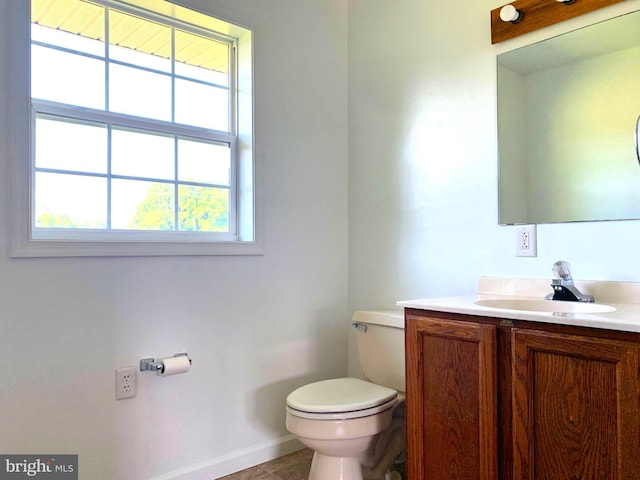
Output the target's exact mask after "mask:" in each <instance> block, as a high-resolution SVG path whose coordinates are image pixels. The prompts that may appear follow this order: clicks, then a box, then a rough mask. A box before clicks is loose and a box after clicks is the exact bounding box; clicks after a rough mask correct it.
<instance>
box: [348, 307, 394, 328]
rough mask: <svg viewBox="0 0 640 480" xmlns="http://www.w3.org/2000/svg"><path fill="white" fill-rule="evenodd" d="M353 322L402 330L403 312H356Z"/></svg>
mask: <svg viewBox="0 0 640 480" xmlns="http://www.w3.org/2000/svg"><path fill="white" fill-rule="evenodd" d="M353 321H354V322H357V323H369V324H374V325H384V326H387V327H395V328H402V329H404V310H397V309H396V310H358V311H357V312H355V313H354V314H353Z"/></svg>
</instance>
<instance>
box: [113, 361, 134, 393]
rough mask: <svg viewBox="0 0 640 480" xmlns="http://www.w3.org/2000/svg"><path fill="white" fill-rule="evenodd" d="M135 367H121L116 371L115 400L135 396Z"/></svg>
mask: <svg viewBox="0 0 640 480" xmlns="http://www.w3.org/2000/svg"><path fill="white" fill-rule="evenodd" d="M136 387H137V385H136V367H121V368H118V369H117V370H116V400H124V399H125V398H133V397H135V396H136Z"/></svg>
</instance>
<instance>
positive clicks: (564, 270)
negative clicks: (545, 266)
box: [551, 260, 573, 284]
mask: <svg viewBox="0 0 640 480" xmlns="http://www.w3.org/2000/svg"><path fill="white" fill-rule="evenodd" d="M551 271H552V272H553V274H554V275H555V276H556V278H559V279H561V280H564V282H565V284H569V282H571V283H573V278H572V277H571V265H570V264H569V262H567V261H565V260H558V261H557V262H555V263H554V264H553V267H552V268H551Z"/></svg>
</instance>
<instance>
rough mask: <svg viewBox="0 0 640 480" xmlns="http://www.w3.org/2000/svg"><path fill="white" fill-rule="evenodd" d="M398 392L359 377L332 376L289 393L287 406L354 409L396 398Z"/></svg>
mask: <svg viewBox="0 0 640 480" xmlns="http://www.w3.org/2000/svg"><path fill="white" fill-rule="evenodd" d="M397 395H398V392H396V391H395V390H392V389H391V388H387V387H383V386H382V385H376V384H375V383H371V382H367V381H365V380H360V379H358V378H349V377H347V378H333V379H331V380H322V381H320V382H315V383H310V384H308V385H304V386H302V387H300V388H298V389H296V390H294V391H293V392H291V393H290V394H289V396H288V397H287V405H288V406H289V407H292V408H294V409H296V410H300V411H303V412H315V413H330V412H351V411H356V410H363V409H365V408H371V407H376V406H378V405H381V404H383V403H385V402H388V401H390V400H393V399H394V398H396V397H397Z"/></svg>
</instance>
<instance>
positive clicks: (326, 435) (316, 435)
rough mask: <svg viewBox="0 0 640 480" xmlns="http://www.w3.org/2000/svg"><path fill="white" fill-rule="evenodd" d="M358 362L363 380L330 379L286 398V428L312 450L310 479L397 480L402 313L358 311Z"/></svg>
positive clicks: (401, 424) (401, 443) (401, 418)
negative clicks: (395, 469)
mask: <svg viewBox="0 0 640 480" xmlns="http://www.w3.org/2000/svg"><path fill="white" fill-rule="evenodd" d="M353 326H354V327H356V328H357V331H358V333H357V338H358V353H359V361H360V366H361V367H362V371H363V372H364V376H365V377H366V379H367V380H361V379H358V378H333V379H330V380H323V381H320V382H314V383H310V384H308V385H305V386H302V387H300V388H298V389H296V390H294V391H293V392H291V394H289V396H288V397H287V404H286V409H287V415H286V426H287V430H289V431H290V432H291V433H293V434H294V435H296V436H297V437H298V440H300V442H301V443H302V444H303V445H305V446H306V447H308V448H310V449H312V450H313V451H314V454H313V460H312V462H311V470H310V472H309V480H395V479H399V478H400V475H399V474H398V473H397V472H395V471H394V464H395V462H396V459H398V457H400V456H401V455H402V454H403V453H404V449H405V435H406V427H405V417H404V391H405V376H404V366H405V361H404V316H403V312H402V311H400V310H381V311H358V312H356V313H355V314H354V316H353Z"/></svg>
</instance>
